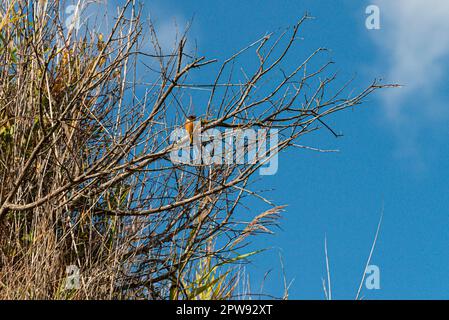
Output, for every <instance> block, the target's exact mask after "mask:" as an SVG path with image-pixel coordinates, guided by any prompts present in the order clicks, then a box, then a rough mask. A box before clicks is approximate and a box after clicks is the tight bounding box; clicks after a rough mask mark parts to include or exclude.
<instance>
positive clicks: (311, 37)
mask: <svg viewBox="0 0 449 320" xmlns="http://www.w3.org/2000/svg"><path fill="white" fill-rule="evenodd" d="M370 4H376V5H378V6H379V8H380V17H381V29H380V30H368V29H366V27H365V19H366V18H367V15H366V14H365V8H366V7H367V6H368V5H370ZM145 7H146V9H147V10H148V11H149V12H151V17H152V19H154V20H155V21H156V23H157V26H158V28H159V31H160V33H161V34H162V35H163V39H165V40H166V41H167V43H170V39H171V37H172V36H173V33H174V30H175V27H174V22H175V21H176V23H177V24H178V26H179V27H180V28H181V29H182V27H183V26H185V25H186V23H187V22H188V21H189V20H191V19H192V18H193V26H192V28H191V31H190V41H191V43H190V45H191V47H193V46H194V45H197V46H198V48H199V53H200V54H205V55H207V57H208V58H217V59H219V60H221V61H222V60H224V59H225V58H227V57H229V56H230V55H231V54H232V53H234V52H235V51H237V50H239V49H241V48H242V47H244V46H245V45H247V44H249V43H251V42H253V41H254V40H257V39H258V38H260V37H261V36H263V35H264V34H265V33H267V32H271V31H279V30H282V29H283V28H285V27H288V26H291V25H293V24H294V23H295V22H296V21H297V20H298V19H299V18H300V17H301V16H302V15H303V14H304V13H305V12H306V11H307V12H309V13H310V14H311V15H312V16H314V17H315V19H314V20H312V21H309V22H308V23H307V24H306V25H305V26H304V28H303V29H302V32H301V36H302V37H303V38H304V41H303V42H301V47H300V48H296V49H295V51H294V52H295V54H298V57H301V56H303V55H305V54H306V53H310V52H311V51H312V50H314V49H316V48H317V47H323V46H324V47H327V48H329V49H331V52H330V54H329V56H330V58H332V60H334V61H335V62H336V67H335V68H336V70H338V71H339V79H340V81H342V83H343V82H344V81H346V80H348V79H350V78H352V77H354V76H355V81H354V83H353V87H354V88H356V89H357V88H358V89H360V88H362V87H363V86H365V85H368V84H369V83H370V82H371V81H372V80H373V79H374V78H379V77H381V78H383V79H384V81H385V82H391V83H401V84H403V85H404V87H403V88H401V89H390V90H387V91H385V92H382V93H378V94H375V95H373V96H370V97H369V98H368V99H367V101H366V103H365V104H364V105H363V107H361V108H356V109H354V110H348V111H345V112H342V113H339V114H338V115H335V116H333V117H331V118H330V119H329V123H330V124H332V126H333V128H335V129H336V130H338V131H341V132H342V133H343V134H344V136H343V137H341V138H338V139H335V138H334V137H333V136H332V135H330V134H328V132H325V131H323V132H321V133H320V134H318V135H316V136H313V137H310V138H308V140H307V143H308V144H309V145H313V146H315V147H322V148H330V149H339V150H340V152H339V153H330V154H322V153H315V152H310V151H304V150H303V151H301V150H291V151H288V152H285V153H282V154H281V155H280V160H279V172H278V173H277V174H276V175H274V176H271V177H263V178H262V180H261V181H260V182H258V185H257V186H259V187H260V186H262V187H263V188H264V189H273V190H272V191H269V192H267V193H266V194H265V195H266V196H267V197H268V198H270V199H271V200H273V201H274V202H275V203H277V204H287V205H288V207H287V209H286V212H285V213H284V216H283V218H282V220H281V230H276V235H274V236H264V237H260V238H255V243H254V244H253V245H254V246H255V247H259V248H260V247H270V248H271V249H270V250H267V251H266V252H264V253H262V254H260V255H259V256H258V257H256V258H255V259H254V260H253V263H252V264H250V265H248V266H247V269H246V270H247V272H248V274H249V276H250V280H251V285H252V289H253V290H254V291H256V292H259V286H260V284H261V282H262V281H263V277H264V274H265V272H267V271H268V270H270V269H272V271H271V272H270V274H269V275H268V277H267V279H266V280H265V281H264V288H263V292H264V293H269V294H271V295H274V296H282V293H283V279H282V272H281V263H280V258H279V256H280V255H281V256H282V259H283V263H284V268H285V275H286V280H287V282H290V281H291V280H293V282H292V284H291V286H290V290H289V293H290V296H289V297H290V298H291V299H322V298H324V293H323V289H322V283H321V279H322V278H324V277H325V276H326V269H325V259H324V237H325V235H326V237H327V242H328V253H329V259H330V269H331V282H332V293H333V297H334V298H336V299H353V298H354V296H355V294H356V291H357V287H358V285H359V282H360V279H361V276H362V272H363V269H364V265H365V262H366V259H367V257H368V254H369V251H370V247H371V243H372V240H373V237H374V234H375V230H376V227H377V223H378V220H379V216H380V212H381V208H382V205H383V206H384V219H383V224H382V229H381V232H380V236H379V240H378V242H377V247H376V250H375V252H374V255H373V258H372V264H375V265H377V266H379V268H380V272H381V280H380V283H381V289H380V290H366V289H365V290H364V291H363V296H364V297H365V298H366V299H398V298H405V299H416V298H423V299H427V298H438V299H441V298H446V299H447V298H449V281H447V279H448V275H449V268H448V267H449V232H448V226H449V210H448V209H449V197H448V192H449V185H448V183H447V182H448V181H449V179H448V178H449V170H448V161H449V139H448V134H449V127H448V126H447V124H448V120H449V117H448V116H449V114H448V106H447V98H448V90H447V89H448V86H449V81H448V80H449V77H448V76H447V71H448V66H449V60H448V58H449V32H448V31H449V22H448V21H449V19H447V16H448V15H449V2H448V1H447V0H431V1H420V0H395V1H390V0H377V1H375V0H372V1H362V0H357V1H356V0H351V1H349V0H339V1H335V0H320V1H316V0H295V1H293V0H292V1H287V0H283V1H262V0H259V1H242V0H238V1H236V0H228V1H210V0H209V1H204V0H195V1H193V0H191V1H187V0H184V1H174V0H164V1H145ZM289 61H290V62H289V63H291V65H290V67H292V68H293V67H295V63H296V64H297V63H299V62H300V61H294V59H290V60H289ZM249 63H250V62H249ZM287 67H288V65H287ZM264 209H266V208H265V207H264V206H263V205H262V204H259V203H257V202H255V203H252V210H253V211H252V213H253V214H254V213H259V212H261V211H263V210H264ZM248 214H249V213H248Z"/></svg>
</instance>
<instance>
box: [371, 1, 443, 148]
mask: <svg viewBox="0 0 449 320" xmlns="http://www.w3.org/2000/svg"><path fill="white" fill-rule="evenodd" d="M369 3H370V4H371V3H374V4H377V5H378V6H379V8H380V13H381V30H380V31H378V32H376V34H375V36H374V37H373V39H374V40H375V42H376V45H377V48H378V53H379V57H380V59H379V60H380V66H381V67H382V69H384V68H385V67H386V68H387V72H386V75H385V76H386V77H385V78H386V80H387V81H388V82H395V83H400V84H402V85H404V87H403V88H401V89H398V90H390V91H387V92H384V93H383V104H384V106H385V114H386V116H387V118H388V120H389V123H390V124H393V125H394V129H395V130H396V131H397V132H399V133H400V135H401V139H402V141H401V148H402V149H403V150H402V153H406V156H407V154H408V155H409V154H410V153H416V152H419V151H417V150H415V149H416V143H417V141H416V140H417V137H418V136H419V132H420V129H423V127H425V126H426V124H429V122H430V123H433V124H435V123H437V122H438V121H439V120H441V119H443V118H446V117H447V116H448V115H449V109H448V107H449V106H448V105H447V103H446V102H445V101H444V96H445V95H446V93H445V91H446V90H445V89H444V82H445V81H446V82H447V81H449V78H448V77H447V72H448V71H449V59H448V58H449V19H448V17H449V1H448V0H426V1H422V0H394V1H392V0H377V1H369ZM384 70H385V69H384ZM446 87H447V86H446ZM403 155H404V154H403Z"/></svg>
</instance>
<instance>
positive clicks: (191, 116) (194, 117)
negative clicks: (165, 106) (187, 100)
mask: <svg viewBox="0 0 449 320" xmlns="http://www.w3.org/2000/svg"><path fill="white" fill-rule="evenodd" d="M187 119H188V120H190V121H194V120H195V119H196V116H195V115H193V114H191V115H190V116H188V117H187Z"/></svg>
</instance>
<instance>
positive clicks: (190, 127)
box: [184, 115, 196, 144]
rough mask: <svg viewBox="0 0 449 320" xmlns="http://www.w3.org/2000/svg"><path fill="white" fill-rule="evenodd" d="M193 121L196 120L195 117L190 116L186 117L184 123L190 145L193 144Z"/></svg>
mask: <svg viewBox="0 0 449 320" xmlns="http://www.w3.org/2000/svg"><path fill="white" fill-rule="evenodd" d="M195 120H196V116H194V115H190V116H188V117H187V120H186V123H185V125H184V127H185V129H186V131H187V133H188V134H189V138H190V144H192V143H193V129H194V122H195Z"/></svg>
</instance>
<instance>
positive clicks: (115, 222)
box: [0, 0, 382, 299]
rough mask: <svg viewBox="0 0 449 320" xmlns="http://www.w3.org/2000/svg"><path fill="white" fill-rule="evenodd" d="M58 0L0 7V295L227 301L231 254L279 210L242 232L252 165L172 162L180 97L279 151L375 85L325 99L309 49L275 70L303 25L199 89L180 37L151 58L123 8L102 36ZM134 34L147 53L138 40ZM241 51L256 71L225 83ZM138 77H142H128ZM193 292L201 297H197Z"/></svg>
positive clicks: (213, 124)
mask: <svg viewBox="0 0 449 320" xmlns="http://www.w3.org/2000/svg"><path fill="white" fill-rule="evenodd" d="M61 6H62V5H61V2H60V1H28V0H27V1H17V2H16V1H6V0H4V1H2V5H1V8H0V10H1V13H2V22H1V28H0V33H1V42H2V44H1V49H0V56H1V59H0V61H1V62H0V63H1V65H0V136H1V148H0V179H1V180H0V181H1V188H0V297H1V298H8V299H12V298H31V299H32V298H44V299H53V298H56V299H71V298H74V299H93V298H101V299H112V298H114V299H116V298H134V299H135V298H151V299H166V298H178V299H181V298H183V299H185V298H189V299H194V298H198V297H200V298H207V297H210V298H220V297H223V298H226V297H230V296H232V291H233V286H232V285H229V284H230V282H229V281H230V280H231V279H235V277H236V275H235V273H234V274H233V273H232V265H233V264H235V263H237V262H241V261H243V260H244V259H245V258H247V257H249V256H250V255H251V253H242V252H241V251H239V248H241V247H242V246H244V244H245V242H246V241H247V236H249V235H251V234H254V233H257V232H268V231H269V229H268V227H269V225H273V224H275V222H276V219H277V217H278V215H279V212H280V209H281V208H280V207H276V208H273V209H270V210H269V211H267V212H265V213H263V214H261V215H258V216H256V217H255V218H254V219H250V221H249V222H246V223H241V222H239V220H237V219H236V218H235V216H236V214H237V212H238V211H239V210H240V209H241V207H240V204H241V203H242V200H243V199H244V197H245V196H255V197H259V198H260V199H262V200H264V199H263V198H262V196H261V195H258V194H256V193H255V192H253V191H250V190H249V182H250V178H251V176H253V174H254V173H255V172H256V170H257V169H258V168H259V167H260V166H261V165H262V164H261V163H252V164H233V165H197V166H189V165H184V164H174V163H172V162H171V161H170V159H169V154H170V152H171V151H173V150H174V148H176V145H175V144H173V143H171V142H170V141H169V135H170V133H171V132H172V131H173V129H174V128H176V127H179V126H182V125H183V123H184V121H185V120H184V119H185V116H186V115H187V114H188V112H189V111H188V105H189V104H190V99H191V97H192V95H190V92H191V91H192V90H195V89H198V90H197V91H196V92H200V93H196V96H195V99H196V98H197V97H198V99H199V96H198V95H199V94H201V95H202V97H203V98H204V95H207V98H206V100H205V101H207V104H206V107H205V110H204V114H202V115H201V116H200V117H199V118H200V119H201V121H202V122H203V124H204V126H203V130H207V129H210V128H254V127H255V128H267V129H274V128H276V129H278V130H279V132H280V140H279V143H278V145H276V146H272V148H273V149H272V150H273V151H272V152H279V151H281V150H283V149H285V148H288V147H290V146H295V145H296V144H295V141H297V140H298V138H300V137H301V136H302V135H305V134H308V133H310V132H312V131H315V130H317V129H319V128H321V127H322V128H324V129H326V130H331V131H332V129H331V128H330V127H329V126H327V125H326V123H325V122H324V120H323V118H324V117H325V116H328V115H330V114H332V113H334V112H337V111H341V110H343V109H346V108H348V107H353V106H356V105H359V104H360V103H361V102H362V100H363V98H365V97H366V96H367V95H368V94H370V93H372V92H373V91H375V90H376V89H378V88H381V87H382V85H379V84H378V83H377V82H374V83H373V84H371V85H370V86H368V87H367V88H366V89H365V90H363V91H362V92H360V93H358V94H356V95H353V96H350V97H348V96H346V97H344V96H343V93H344V92H345V87H344V88H334V89H333V90H331V89H332V88H331V85H332V83H333V81H334V80H335V75H334V74H332V73H330V74H329V73H328V67H329V65H330V62H327V63H325V64H324V65H322V66H320V67H318V68H314V67H311V66H310V64H311V62H312V61H313V59H314V58H315V57H317V56H319V55H321V54H322V53H323V52H325V50H324V49H321V48H320V49H318V50H316V51H315V52H313V53H311V55H310V57H309V58H307V59H306V60H305V61H303V62H301V63H299V64H298V66H297V68H295V69H293V70H291V71H290V72H289V73H287V72H284V71H281V70H282V69H281V64H282V62H283V60H284V58H285V57H286V56H287V55H288V52H289V50H290V49H291V48H292V46H294V45H295V43H296V42H297V37H298V30H299V29H300V27H301V25H302V24H303V23H304V22H305V21H306V20H307V19H308V17H307V16H305V17H303V18H302V19H301V20H300V21H299V22H298V23H297V24H296V25H294V26H293V27H292V28H290V29H288V30H286V31H285V32H284V33H282V34H280V35H278V36H275V35H274V34H270V35H267V36H264V37H262V38H261V39H259V40H257V41H255V42H254V43H252V44H251V45H249V46H248V47H246V48H244V49H242V50H240V51H238V52H237V53H236V54H235V55H233V56H232V57H230V58H229V59H227V60H226V61H224V63H223V64H222V65H221V67H219V68H218V74H217V76H216V78H215V80H214V81H212V82H211V83H210V84H204V83H201V84H198V83H192V82H191V74H192V73H195V72H197V70H199V69H203V68H211V67H213V64H214V63H216V61H215V60H206V59H205V58H204V57H197V56H196V55H194V54H192V53H191V52H186V50H187V49H186V43H187V38H186V35H181V36H180V37H179V40H178V43H177V44H176V45H175V46H174V49H173V51H172V52H169V53H167V52H164V51H163V50H162V49H161V46H160V45H159V42H158V38H157V33H156V31H155V30H154V28H153V27H152V24H151V23H150V24H148V25H146V24H144V23H143V22H141V19H140V18H141V17H140V10H139V7H138V6H137V5H135V3H134V1H127V2H126V4H125V5H124V6H123V7H121V8H120V10H119V13H118V15H117V17H116V19H115V20H114V25H113V27H112V29H111V31H110V33H109V34H107V35H106V34H105V35H103V34H101V33H99V31H98V30H95V29H93V30H92V29H90V28H89V27H85V28H81V29H80V30H78V31H76V30H75V29H74V28H69V29H67V27H66V26H65V25H64V23H63V21H64V19H63V17H62V16H61V12H63V9H64V8H63V7H61ZM144 26H145V28H146V29H145V30H150V33H151V43H152V48H151V49H148V48H147V47H145V46H143V45H142V38H143V34H142V31H143V28H144ZM250 54H253V55H254V57H255V58H256V59H257V61H258V67H257V68H256V69H255V70H253V72H252V73H249V74H245V76H246V78H243V79H242V78H240V79H239V81H237V80H235V79H236V78H238V77H239V75H240V73H236V72H235V70H237V67H238V66H239V59H240V57H241V56H243V55H250ZM145 66H146V67H145ZM142 70H145V72H146V73H148V74H150V75H152V76H150V77H149V78H151V81H148V80H145V81H143V80H142V79H141V78H139V75H137V73H139V72H142ZM246 72H248V70H246ZM269 75H270V78H269V79H268V76H269ZM146 79H148V78H146ZM199 89H201V91H200V90H199ZM331 92H333V93H331ZM296 146H297V145H296ZM206 264H207V267H206V266H205V265H206ZM69 265H75V266H77V267H78V268H79V270H80V276H81V277H80V286H79V288H72V289H69V290H68V289H67V288H66V287H65V284H66V281H67V279H66V278H67V274H66V267H67V266H69ZM219 267H220V268H221V267H225V268H230V269H219ZM226 270H228V271H226ZM211 277H212V278H211ZM211 279H221V280H218V281H215V280H213V281H211ZM226 281H228V282H227V283H226ZM204 283H207V284H208V285H207V286H205V288H206V289H207V290H208V291H205V289H204V286H202V287H203V289H202V290H198V288H201V286H200V284H204ZM223 288H225V289H223Z"/></svg>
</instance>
